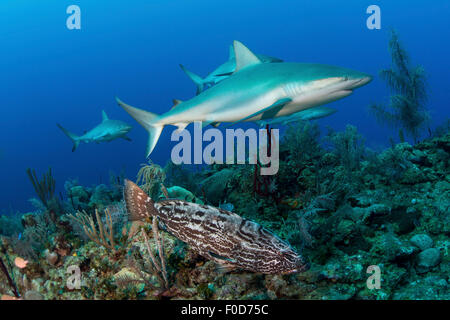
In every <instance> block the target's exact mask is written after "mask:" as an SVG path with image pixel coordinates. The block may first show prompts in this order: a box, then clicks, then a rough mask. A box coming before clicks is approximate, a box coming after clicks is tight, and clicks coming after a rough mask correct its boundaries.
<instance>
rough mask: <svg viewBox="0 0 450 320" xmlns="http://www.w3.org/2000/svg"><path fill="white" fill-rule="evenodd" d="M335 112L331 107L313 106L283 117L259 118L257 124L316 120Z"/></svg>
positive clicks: (283, 123)
mask: <svg viewBox="0 0 450 320" xmlns="http://www.w3.org/2000/svg"><path fill="white" fill-rule="evenodd" d="M336 112H337V110H336V109H333V108H328V107H315V108H311V109H306V110H303V111H299V112H296V113H294V114H291V115H289V116H284V117H279V118H275V119H269V120H259V121H258V124H259V126H260V127H263V126H265V125H271V126H273V125H277V124H282V125H286V124H288V123H291V122H298V121H308V120H317V119H321V118H325V117H328V116H330V115H332V114H333V113H336Z"/></svg>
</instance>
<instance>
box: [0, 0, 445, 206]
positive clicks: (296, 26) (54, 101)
mask: <svg viewBox="0 0 450 320" xmlns="http://www.w3.org/2000/svg"><path fill="white" fill-rule="evenodd" d="M72 4H76V5H78V6H80V8H81V14H82V22H81V23H82V29H81V30H68V29H67V28H66V19H67V17H68V15H67V14H66V8H67V7H68V6H69V5H72ZM372 4H376V5H379V6H380V7H381V10H382V29H381V30H368V29H367V27H366V19H367V17H368V15H367V14H366V8H367V7H368V6H369V5H372ZM449 9H450V2H449V1H448V0H434V1H361V0H352V1H345V2H336V1H331V0H326V1H325V0H320V1H301V0H295V1H294V0H292V1H291V0H278V1H273V0H265V1H254V0H246V1H242V0H239V1H238V0H227V1H210V0H209V1H206V0H205V1H200V0H193V1H186V0H167V1H148V0H146V1H144V0H141V1H137V0H131V1H127V2H124V1H113V0H109V1H105V0H96V1H92V0H90V1H88V0H84V1H75V0H72V1H63V0H40V1H27V0H2V1H1V2H0V42H1V50H0V97H1V108H0V167H1V179H2V183H1V185H2V189H1V190H2V192H1V193H0V213H9V212H12V211H13V212H15V211H26V210H30V209H31V205H30V203H29V202H28V201H27V200H28V199H29V198H31V197H34V196H35V192H34V190H33V188H32V185H31V183H30V182H29V181H28V178H27V175H26V172H25V170H26V169H27V168H28V167H31V168H35V169H36V171H37V173H38V175H40V174H41V173H43V172H44V171H46V170H47V169H48V167H52V170H53V175H54V177H55V179H56V183H57V190H58V191H63V190H64V188H63V186H64V182H65V181H66V180H67V179H71V178H77V179H78V181H79V182H80V183H81V184H82V185H86V186H89V185H92V184H98V183H101V182H103V183H107V182H108V181H109V173H110V172H111V171H113V172H115V173H116V174H118V173H119V172H120V171H121V170H124V171H125V173H126V175H127V177H129V178H132V179H134V177H135V175H136V173H137V171H138V168H139V165H140V164H141V163H145V162H146V159H145V146H146V142H147V133H146V132H145V130H144V129H143V128H142V127H140V126H139V125H138V124H137V123H136V122H135V121H134V120H133V119H132V118H131V117H129V115H128V114H126V113H125V111H123V110H122V109H121V108H119V107H118V106H117V105H116V103H115V101H114V97H115V96H118V97H120V98H121V99H122V100H124V101H125V102H127V103H129V104H131V105H134V106H136V107H139V108H144V109H147V110H150V111H152V112H156V113H163V112H165V111H167V110H169V108H170V107H171V105H172V102H171V101H172V99H174V98H176V99H182V100H187V99H189V98H190V97H192V96H193V95H194V93H195V86H194V84H193V83H191V81H190V80H189V79H188V78H187V77H186V76H185V75H184V74H183V72H182V71H181V70H180V68H179V66H178V65H179V64H180V63H183V64H184V65H185V66H186V67H188V68H189V69H190V70H192V71H194V72H196V73H198V74H200V75H202V76H205V75H206V74H207V73H208V72H210V71H212V70H213V69H215V68H216V67H217V66H218V65H219V64H221V63H223V62H225V60H226V59H227V57H228V46H229V45H230V44H231V43H232V41H233V40H235V39H236V40H240V41H241V42H243V43H244V44H245V45H246V46H248V47H249V48H250V49H251V50H252V51H254V52H256V53H261V54H266V55H271V56H275V57H279V58H281V59H284V60H285V61H294V62H317V63H324V64H333V65H337V66H342V67H348V68H352V69H356V70H359V71H363V72H367V73H369V74H372V75H374V76H376V77H375V79H374V81H373V82H372V83H371V84H369V85H367V86H365V87H363V88H361V89H358V90H357V91H356V92H355V93H354V94H353V95H352V96H350V97H347V98H345V99H343V100H340V101H337V102H335V103H333V104H332V105H330V106H332V107H335V108H337V109H339V112H338V113H336V114H334V115H332V116H331V117H329V118H325V119H322V120H320V125H321V127H322V128H325V127H326V126H331V127H333V128H335V129H336V130H342V129H343V128H345V126H346V125H347V124H352V125H355V126H356V127H357V128H358V130H359V132H360V133H362V134H363V135H364V137H365V139H366V145H367V146H369V147H371V148H374V149H381V148H383V147H387V146H388V145H389V138H390V137H393V138H394V139H395V140H396V141H397V140H398V132H397V131H396V130H391V129H387V128H385V127H382V126H380V125H379V123H377V122H376V119H375V117H374V116H373V115H371V114H370V113H369V112H368V105H369V104H370V103H371V102H382V101H387V99H388V96H389V90H388V89H387V87H386V86H385V84H384V83H383V82H382V81H381V80H380V79H379V78H378V76H377V75H378V71H379V70H380V69H381V68H386V67H389V66H390V55H389V53H388V50H387V45H388V40H389V30H390V28H391V27H393V28H395V29H396V30H397V31H398V33H399V35H400V39H401V41H402V43H403V44H404V46H405V47H406V49H407V50H408V51H409V53H410V55H411V58H412V62H413V64H421V65H423V66H424V68H425V70H426V72H427V75H428V80H429V94H430V99H429V102H428V105H427V107H428V109H429V111H430V114H431V116H432V121H431V123H430V127H431V128H433V127H434V126H436V125H438V124H440V123H441V122H442V121H443V120H444V119H445V118H447V117H448V116H449V114H450V111H449V107H448V105H449V101H450V90H449V88H448V85H449V83H450V81H449V80H450V75H449V72H448V71H449V70H450V61H449V57H450V43H449V41H448V39H450V27H449V22H448V13H449V12H450V10H449ZM102 110H105V111H106V113H107V114H108V115H109V117H110V118H112V119H120V120H123V121H126V122H128V123H129V124H131V125H133V126H134V129H133V130H132V131H131V133H130V137H131V138H132V139H133V141H132V142H131V143H130V142H128V141H125V140H116V141H113V142H111V143H103V144H98V145H97V144H82V145H81V146H80V147H79V148H78V150H76V152H74V153H72V152H71V149H72V144H71V142H70V140H69V139H68V138H67V137H66V136H64V134H62V132H61V131H60V130H59V129H58V128H57V126H56V123H61V124H62V125H63V126H64V127H66V128H67V129H69V130H70V131H72V132H74V133H77V134H82V133H83V131H84V130H89V129H91V128H92V127H94V126H95V125H97V124H98V123H99V122H100V121H101V111H102ZM172 130H173V129H172V128H171V127H168V128H166V129H165V130H164V131H163V134H162V136H161V138H160V142H159V143H158V145H157V147H156V149H155V151H154V152H153V154H152V157H151V158H152V160H153V161H154V162H156V163H159V164H161V165H164V164H165V163H166V161H167V160H168V159H169V157H170V150H171V146H173V145H174V143H169V142H170V134H171V132H172ZM425 136H426V133H425Z"/></svg>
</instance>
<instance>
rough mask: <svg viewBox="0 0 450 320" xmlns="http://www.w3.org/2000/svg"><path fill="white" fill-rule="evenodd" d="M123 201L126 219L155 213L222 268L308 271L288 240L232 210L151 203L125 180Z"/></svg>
mask: <svg viewBox="0 0 450 320" xmlns="http://www.w3.org/2000/svg"><path fill="white" fill-rule="evenodd" d="M124 200H125V203H126V208H127V212H128V214H129V220H131V221H139V220H147V219H148V218H152V217H153V218H156V217H157V218H158V220H159V222H161V223H162V225H163V226H164V228H165V229H166V230H167V231H168V232H170V234H172V235H173V236H175V237H177V238H178V239H180V240H181V241H183V242H186V243H187V244H188V245H189V246H190V247H191V249H193V250H194V251H195V252H197V253H198V254H200V255H201V256H203V257H205V258H207V259H210V260H212V261H214V262H216V263H217V264H218V266H219V269H221V270H222V271H231V270H233V269H244V270H249V271H252V272H260V273H264V274H290V273H295V272H303V271H306V270H308V269H309V263H308V262H306V261H305V259H304V258H303V257H302V256H301V255H299V254H298V253H297V252H295V251H294V250H293V249H292V247H291V246H290V245H289V244H288V243H286V242H284V241H282V240H281V239H280V238H278V237H277V236H276V235H274V234H273V233H271V232H270V231H269V230H267V229H265V228H263V227H262V226H260V225H259V224H257V223H256V222H253V221H250V220H246V219H243V218H242V217H240V216H239V215H237V214H235V213H233V212H230V211H226V210H223V209H220V208H216V207H213V206H207V205H201V204H198V203H192V202H187V201H183V200H163V201H159V202H153V200H152V199H151V198H150V197H149V196H148V195H147V194H146V193H145V192H144V191H142V190H141V189H140V188H139V187H138V186H137V185H136V184H135V183H133V182H131V181H129V180H125V188H124Z"/></svg>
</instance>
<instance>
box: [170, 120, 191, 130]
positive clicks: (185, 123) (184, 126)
mask: <svg viewBox="0 0 450 320" xmlns="http://www.w3.org/2000/svg"><path fill="white" fill-rule="evenodd" d="M174 125H175V126H177V127H178V128H177V132H180V131H183V130H184V129H185V128H186V127H187V126H188V125H189V123H188V122H180V123H175V124H174Z"/></svg>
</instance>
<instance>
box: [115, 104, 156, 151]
mask: <svg viewBox="0 0 450 320" xmlns="http://www.w3.org/2000/svg"><path fill="white" fill-rule="evenodd" d="M116 101H117V103H118V104H119V106H121V107H122V108H123V109H124V110H125V111H126V112H128V113H129V115H130V116H132V117H133V118H134V120H136V121H137V122H138V123H139V124H140V125H141V126H143V127H144V128H145V130H147V131H148V135H149V137H148V144H147V151H146V155H147V157H149V156H150V154H151V153H152V151H153V149H154V148H155V146H156V143H157V142H158V139H159V136H160V135H161V132H162V130H163V128H164V125H161V124H158V123H157V122H156V120H157V119H158V117H159V115H157V114H155V113H152V112H148V111H145V110H141V109H138V108H135V107H132V106H130V105H128V104H126V103H124V102H122V101H121V100H120V99H119V98H117V97H116Z"/></svg>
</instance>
